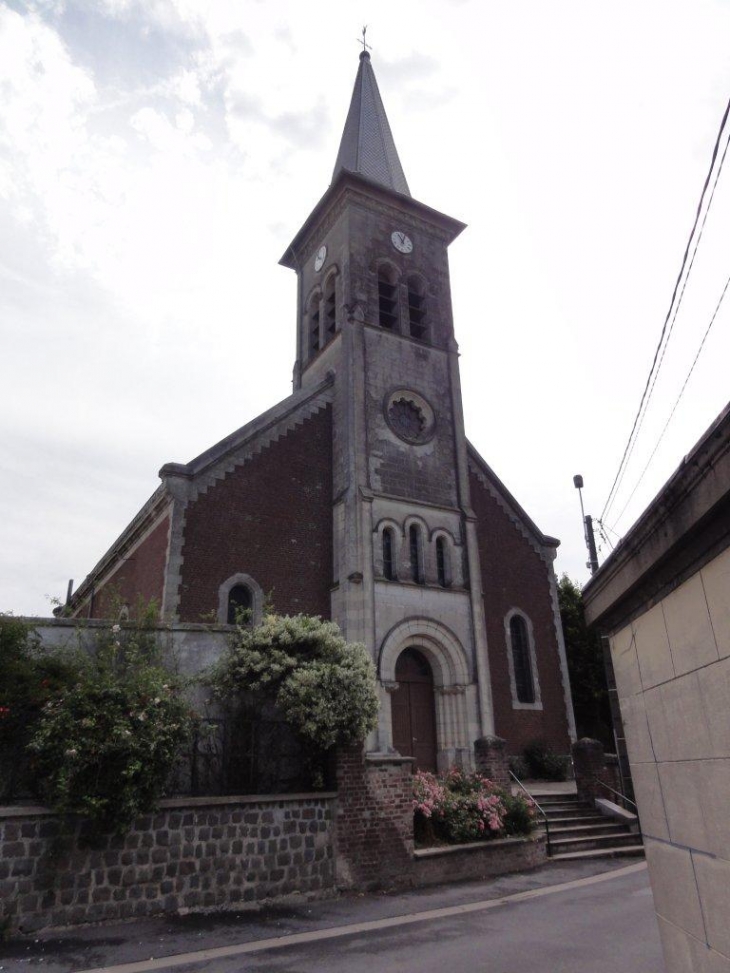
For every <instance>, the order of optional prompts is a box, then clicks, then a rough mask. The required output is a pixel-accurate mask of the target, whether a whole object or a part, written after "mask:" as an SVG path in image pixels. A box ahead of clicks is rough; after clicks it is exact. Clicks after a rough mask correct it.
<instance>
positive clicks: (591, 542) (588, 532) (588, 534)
mask: <svg viewBox="0 0 730 973" xmlns="http://www.w3.org/2000/svg"><path fill="white" fill-rule="evenodd" d="M573 486H574V487H575V488H576V490H577V491H578V496H579V497H580V513H581V517H582V518H583V536H584V537H585V539H586V547H587V548H588V561H586V567H587V568H589V569H590V572H591V574H595V573H596V571H597V570H598V555H597V554H596V538H595V537H594V536H593V518H592V517H591V515H590V514H587V513H586V512H585V510H584V509H583V494H582V493H581V490H582V489H583V477H582V476H581V475H580V473H576V475H575V476H574V477H573Z"/></svg>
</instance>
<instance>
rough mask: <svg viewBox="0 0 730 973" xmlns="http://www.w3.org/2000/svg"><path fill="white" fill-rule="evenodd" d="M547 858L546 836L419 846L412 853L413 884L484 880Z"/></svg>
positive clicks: (527, 867) (532, 866)
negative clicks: (443, 845)
mask: <svg viewBox="0 0 730 973" xmlns="http://www.w3.org/2000/svg"><path fill="white" fill-rule="evenodd" d="M546 861H547V852H546V849H545V836H544V835H542V834H537V835H533V836H532V837H530V838H502V839H498V840H496V841H482V842H479V843H474V844H468V845H450V846H448V847H445V848H421V849H419V850H418V851H416V852H415V854H414V859H413V883H414V885H418V886H423V885H443V884H446V883H447V882H468V881H484V880H485V879H489V878H494V877H495V876H497V875H506V874H507V873H509V872H522V871H525V870H526V869H529V868H537V867H538V866H539V865H544V864H545V862H546Z"/></svg>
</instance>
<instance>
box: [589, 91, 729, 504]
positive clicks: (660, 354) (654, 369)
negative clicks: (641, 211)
mask: <svg viewBox="0 0 730 973" xmlns="http://www.w3.org/2000/svg"><path fill="white" fill-rule="evenodd" d="M729 114H730V99H729V100H728V103H727V105H726V106H725V111H724V113H723V116H722V120H721V122H720V128H719V129H718V132H717V138H716V139H715V145H714V147H713V150H712V157H711V159H710V167H709V169H708V171H707V175H706V177H705V181H704V184H703V186H702V192H701V194H700V200H699V203H698V204H697V212H696V214H695V218H694V223H693V224H692V230H691V232H690V235H689V237H688V239H687V245H686V247H685V249H684V255H683V257H682V263H681V266H680V268H679V274H678V275H677V280H676V282H675V284H674V290H673V291H672V297H671V300H670V302H669V308H668V310H667V313H666V317H665V318H664V324H663V325H662V330H661V334H660V335H659V342H658V344H657V347H656V351H655V352H654V358H653V360H652V363H651V368H650V369H649V375H648V376H647V379H646V383H645V385H644V390H643V392H642V395H641V401H640V402H639V408H638V410H637V412H636V416H635V418H634V422H633V425H632V427H631V432H630V434H629V438H628V440H627V442H626V446H625V448H624V451H623V455H622V457H621V462H620V463H619V467H618V470H617V472H616V476H615V477H614V480H613V483H612V485H611V489H610V490H609V493H608V497H607V498H606V502H605V504H604V506H603V511H602V513H601V516H600V518H599V520H605V517H606V514H607V512H608V510H609V508H610V507H611V506H612V504H613V502H614V500H615V497H616V493H617V491H618V489H619V486H620V484H621V481H622V480H623V477H624V474H625V471H626V466H627V464H628V461H629V458H630V456H631V453H632V452H633V448H634V443H635V441H636V437H637V436H638V432H639V429H640V427H641V423H642V421H643V416H644V413H645V412H646V409H647V407H648V405H649V401H650V399H651V395H652V393H653V390H654V385H655V384H656V379H657V376H658V374H659V369H660V368H661V364H662V362H663V360H664V351H665V350H666V344H667V343H668V341H669V336H670V335H671V331H672V329H673V327H674V321H675V320H676V315H677V312H678V311H679V306H680V304H681V299H682V296H683V295H684V290H685V288H686V286H687V280H688V279H689V274H690V271H691V269H692V265H693V264H694V258H695V255H696V253H697V247H698V246H699V242H700V240H701V238H702V231H703V230H704V226H705V222H706V220H707V214H708V213H709V210H710V206H711V205H712V199H713V198H714V195H715V187H716V186H717V181H718V179H719V177H720V173H721V172H722V166H723V163H724V161H725V156H726V154H727V148H728V146H727V145H726V146H725V151H724V152H723V154H722V157H721V160H720V165H719V166H718V169H717V173H716V176H715V181H714V183H713V187H712V191H711V194H710V199H709V201H708V204H707V208H706V210H705V214H704V219H703V220H702V225H701V227H700V229H699V233H698V226H699V225H700V216H701V214H702V210H703V206H704V201H705V196H706V195H707V190H708V187H709V185H710V181H711V179H712V173H713V171H714V169H715V163H716V161H717V156H718V153H719V151H720V145H721V143H722V138H723V133H724V131H725V126H726V124H727V120H728V115H729ZM695 237H696V241H695ZM693 242H694V249H693V253H692V258H691V262H690V265H689V268H688V269H687V274H686V275H685V268H687V262H688V259H689V254H690V250H691V249H692V245H693ZM683 278H684V286H683V287H682V290H681V292H680V290H679V287H680V283H682V280H683ZM678 294H679V295H680V297H679V301H678V300H677V295H678ZM670 322H671V324H670ZM668 329H669V330H668ZM665 337H666V341H665Z"/></svg>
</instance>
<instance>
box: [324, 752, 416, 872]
mask: <svg viewBox="0 0 730 973" xmlns="http://www.w3.org/2000/svg"><path fill="white" fill-rule="evenodd" d="M412 767H413V757H401V756H399V755H398V754H381V753H367V754H366V753H365V752H364V750H363V747H362V744H356V745H353V746H350V747H341V748H340V749H339V750H338V751H337V812H336V818H335V821H336V830H335V834H336V845H335V874H336V881H337V884H338V885H339V886H340V887H341V888H358V889H372V888H382V887H383V886H393V885H400V886H403V885H410V884H411V883H412V866H413V784H412V772H411V771H412Z"/></svg>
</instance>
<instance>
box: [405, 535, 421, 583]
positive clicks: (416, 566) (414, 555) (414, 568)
mask: <svg viewBox="0 0 730 973" xmlns="http://www.w3.org/2000/svg"><path fill="white" fill-rule="evenodd" d="M408 541H409V544H410V554H411V579H412V580H413V581H415V582H416V584H423V583H424V576H423V541H422V540H421V528H420V527H419V526H418V525H417V524H411V526H410V527H409V528H408Z"/></svg>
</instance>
